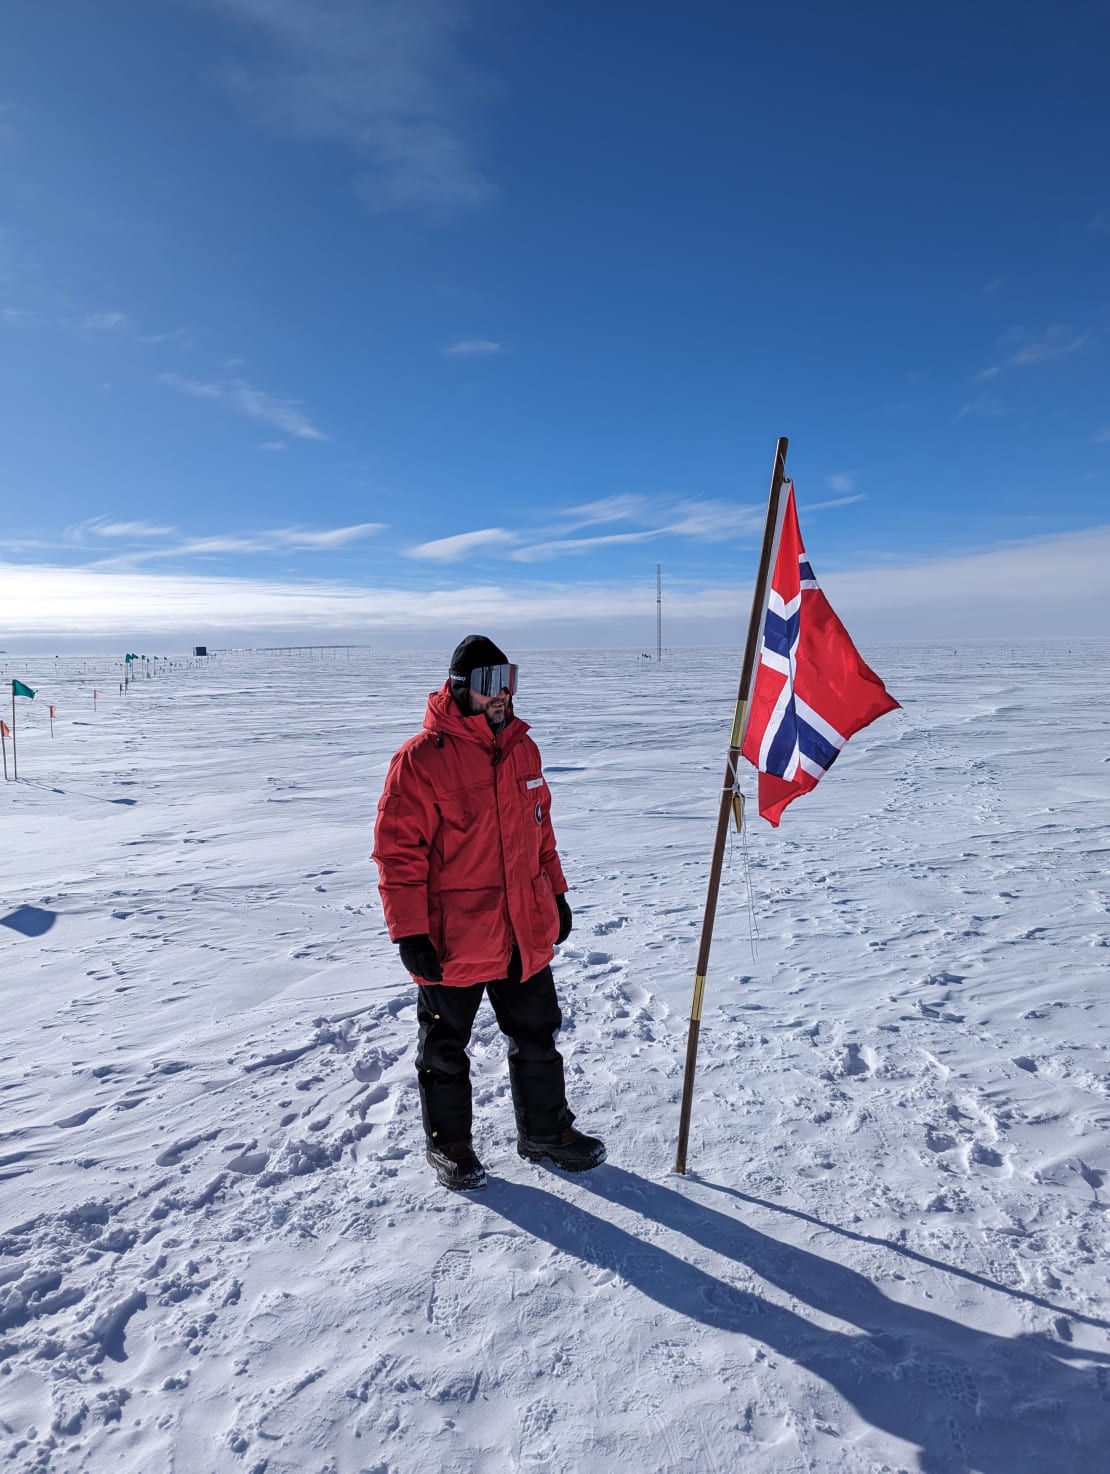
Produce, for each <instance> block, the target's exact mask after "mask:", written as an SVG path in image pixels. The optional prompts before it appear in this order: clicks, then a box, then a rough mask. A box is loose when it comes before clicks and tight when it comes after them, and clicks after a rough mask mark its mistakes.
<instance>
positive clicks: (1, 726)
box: [0, 720, 12, 737]
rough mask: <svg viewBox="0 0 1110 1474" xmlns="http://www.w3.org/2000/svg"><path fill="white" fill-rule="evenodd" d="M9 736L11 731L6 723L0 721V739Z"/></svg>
mask: <svg viewBox="0 0 1110 1474" xmlns="http://www.w3.org/2000/svg"><path fill="white" fill-rule="evenodd" d="M11 735H12V729H11V728H10V727H9V726H8V724H7V722H5V721H2V720H0V737H10V736H11Z"/></svg>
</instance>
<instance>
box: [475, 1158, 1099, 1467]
mask: <svg viewBox="0 0 1110 1474" xmlns="http://www.w3.org/2000/svg"><path fill="white" fill-rule="evenodd" d="M576 1182H580V1184H581V1185H582V1186H583V1187H585V1188H587V1189H588V1190H589V1191H591V1192H593V1193H594V1194H595V1195H596V1196H597V1197H599V1198H601V1199H602V1200H604V1201H607V1202H609V1203H612V1204H615V1205H617V1206H619V1207H621V1208H623V1209H626V1210H631V1211H633V1212H636V1213H639V1214H641V1215H642V1216H643V1217H645V1218H647V1219H649V1220H651V1221H652V1222H654V1223H657V1224H659V1225H660V1226H661V1227H663V1228H666V1229H670V1230H673V1231H674V1232H676V1233H679V1234H682V1235H683V1236H685V1237H686V1238H689V1239H692V1240H694V1241H695V1242H696V1243H698V1244H700V1245H701V1246H702V1247H703V1248H705V1249H708V1250H710V1251H711V1252H712V1253H714V1254H717V1255H718V1256H720V1257H721V1258H722V1259H726V1260H730V1261H732V1262H733V1263H734V1264H737V1265H740V1266H741V1267H742V1269H743V1271H744V1272H743V1274H742V1276H741V1278H740V1282H739V1283H734V1282H732V1280H731V1279H730V1278H728V1277H721V1278H717V1277H715V1276H714V1275H713V1274H710V1273H708V1272H707V1271H706V1270H704V1269H701V1268H699V1267H697V1266H696V1265H693V1264H691V1263H689V1262H687V1261H686V1260H685V1259H684V1258H681V1257H679V1254H677V1253H672V1252H671V1251H670V1250H668V1249H664V1248H662V1247H661V1246H660V1245H659V1244H657V1243H654V1242H652V1241H650V1240H647V1239H642V1238H639V1237H637V1236H635V1235H634V1234H632V1233H629V1232H627V1231H626V1230H625V1229H623V1228H619V1227H617V1225H616V1224H614V1223H612V1222H610V1221H608V1220H607V1219H605V1218H600V1217H596V1216H595V1215H594V1214H592V1213H588V1212H586V1211H585V1210H584V1209H582V1208H580V1207H578V1206H576V1205H575V1204H573V1203H570V1202H567V1201H564V1200H563V1199H561V1198H558V1197H556V1196H554V1195H553V1194H551V1193H549V1192H546V1191H544V1190H542V1189H539V1188H535V1187H530V1186H525V1185H521V1184H517V1183H508V1182H491V1184H490V1188H489V1190H488V1191H487V1193H486V1194H484V1198H483V1204H484V1206H488V1208H489V1209H490V1210H492V1211H493V1212H496V1213H498V1214H500V1216H501V1217H503V1218H505V1219H506V1220H508V1221H509V1222H511V1223H514V1224H516V1225H517V1226H518V1227H519V1228H521V1229H523V1230H524V1231H525V1232H527V1233H529V1234H531V1235H532V1236H533V1237H535V1238H537V1239H540V1240H544V1241H546V1242H547V1243H549V1244H551V1246H552V1247H553V1248H555V1249H557V1250H558V1251H559V1252H561V1253H564V1254H568V1255H571V1256H573V1257H575V1258H577V1259H580V1260H582V1261H583V1262H584V1263H587V1264H593V1265H596V1266H597V1267H599V1268H604V1269H607V1270H610V1271H612V1272H615V1273H617V1274H619V1275H620V1276H621V1277H622V1278H623V1279H624V1280H625V1281H626V1282H627V1283H628V1284H629V1285H630V1286H632V1287H633V1288H634V1289H635V1290H637V1291H639V1292H640V1293H641V1294H642V1295H644V1296H646V1297H647V1298H648V1299H650V1300H653V1301H654V1302H655V1303H656V1304H658V1305H661V1306H662V1307H663V1308H664V1309H666V1310H668V1311H670V1312H672V1313H674V1314H676V1315H679V1316H682V1317H684V1318H687V1319H691V1320H695V1321H698V1322H699V1323H701V1324H703V1325H706V1326H709V1327H710V1328H712V1329H713V1330H715V1331H718V1332H724V1333H729V1334H735V1335H742V1336H746V1337H749V1338H751V1339H752V1340H754V1341H758V1342H761V1343H762V1344H763V1345H765V1346H767V1347H769V1348H771V1349H772V1350H774V1351H776V1352H778V1353H780V1354H781V1355H782V1356H784V1357H787V1358H789V1359H790V1360H791V1361H793V1362H794V1363H795V1365H796V1366H798V1367H800V1368H802V1369H803V1370H805V1371H807V1372H809V1373H810V1374H812V1375H813V1376H816V1377H819V1378H821V1379H822V1380H823V1381H824V1382H826V1383H827V1384H828V1385H829V1386H830V1387H832V1388H834V1389H835V1390H836V1391H837V1392H838V1393H839V1394H840V1395H841V1396H842V1397H843V1398H844V1399H845V1401H846V1402H848V1403H850V1404H851V1405H852V1406H853V1407H854V1408H855V1409H856V1411H857V1412H858V1413H859V1415H860V1416H861V1417H862V1418H864V1419H865V1420H866V1421H867V1422H868V1423H869V1424H871V1426H872V1427H874V1428H876V1429H881V1430H883V1431H885V1432H886V1433H888V1434H891V1435H893V1436H894V1437H896V1438H899V1439H902V1440H904V1441H905V1442H907V1443H910V1444H913V1445H914V1446H915V1447H916V1448H918V1449H919V1451H920V1469H921V1471H922V1474H966V1471H967V1470H968V1469H969V1468H974V1469H975V1470H976V1471H977V1474H1044V1471H1045V1470H1046V1469H1051V1470H1052V1471H1053V1474H1092V1470H1094V1469H1096V1468H1098V1467H1099V1466H1100V1460H1102V1459H1103V1458H1104V1456H1105V1448H1106V1430H1107V1426H1108V1423H1110V1353H1106V1354H1104V1353H1100V1352H1085V1351H1080V1350H1076V1349H1073V1348H1071V1347H1067V1346H1064V1345H1062V1344H1058V1343H1056V1342H1053V1341H1050V1340H1049V1339H1048V1338H1046V1337H1041V1336H1018V1337H1002V1336H995V1335H993V1334H991V1333H989V1332H984V1331H979V1330H976V1329H974V1328H972V1327H970V1326H964V1325H961V1324H959V1323H958V1322H956V1321H950V1320H946V1319H945V1318H944V1317H943V1316H940V1315H936V1314H934V1313H932V1312H930V1311H924V1310H920V1309H918V1308H917V1307H915V1306H910V1305H903V1304H899V1303H898V1302H896V1301H892V1300H888V1299H887V1297H886V1296H885V1295H883V1294H882V1293H881V1292H880V1291H879V1290H878V1288H877V1287H876V1286H875V1285H873V1284H872V1283H871V1282H870V1281H869V1280H868V1279H866V1278H865V1277H864V1276H863V1275H861V1274H858V1273H856V1271H854V1270H850V1269H846V1268H844V1267H843V1266H841V1265H838V1264H836V1263H834V1262H833V1261H830V1260H826V1259H822V1258H821V1257H820V1256H818V1255H815V1254H811V1253H810V1252H808V1251H807V1250H804V1249H796V1248H793V1247H792V1246H790V1245H787V1244H782V1243H780V1242H778V1240H776V1239H772V1238H770V1237H769V1236H767V1235H766V1234H762V1233H760V1232H758V1231H757V1230H755V1229H752V1228H749V1227H748V1226H747V1225H745V1224H743V1223H741V1222H740V1221H739V1220H737V1219H734V1218H731V1217H729V1216H728V1215H726V1214H724V1213H719V1212H717V1211H716V1210H714V1209H707V1208H703V1207H702V1206H701V1205H700V1204H696V1203H691V1202H690V1201H689V1200H688V1199H686V1198H684V1197H683V1196H682V1195H681V1194H679V1193H677V1192H675V1191H673V1190H672V1189H670V1188H666V1187H662V1186H661V1185H659V1184H657V1183H652V1182H649V1181H647V1180H645V1179H644V1178H640V1177H637V1176H635V1175H634V1174H632V1173H629V1172H625V1171H623V1170H622V1169H621V1168H617V1167H612V1166H603V1167H599V1168H596V1169H595V1170H594V1171H593V1172H591V1173H589V1174H584V1175H583V1176H582V1178H581V1179H576ZM755 1276H759V1277H760V1278H761V1279H763V1280H765V1281H767V1282H768V1283H770V1284H773V1285H776V1286H777V1287H779V1288H780V1289H781V1290H783V1291H785V1292H786V1293H787V1294H788V1295H789V1296H790V1297H791V1298H792V1300H793V1301H794V1302H796V1303H799V1304H800V1305H807V1306H809V1307H811V1308H812V1309H814V1310H817V1311H819V1312H821V1313H822V1314H823V1315H825V1316H832V1317H834V1318H835V1319H836V1320H837V1321H839V1322H841V1323H842V1324H847V1325H850V1326H855V1327H857V1328H858V1329H857V1330H854V1331H847V1330H841V1329H827V1328H825V1327H824V1326H822V1325H819V1324H816V1323H814V1322H813V1321H812V1320H809V1319H807V1318H806V1316H805V1315H804V1314H801V1313H799V1311H798V1310H796V1309H794V1308H791V1307H789V1306H787V1305H782V1304H778V1303H776V1302H775V1301H773V1300H770V1299H767V1298H765V1296H764V1295H762V1294H760V1293H759V1286H758V1283H757V1281H756V1279H755ZM1073 1362H1075V1363H1080V1365H1073V1364H1072V1363H1073ZM1082 1363H1087V1364H1086V1365H1083V1364H1082ZM1100 1451H1101V1452H1100Z"/></svg>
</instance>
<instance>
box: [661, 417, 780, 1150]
mask: <svg viewBox="0 0 1110 1474" xmlns="http://www.w3.org/2000/svg"><path fill="white" fill-rule="evenodd" d="M788 444H789V441H788V440H787V439H786V437H785V436H782V437H780V439H779V442H778V445H777V446H776V448H775V465H774V470H773V471H772V473H771V492H770V495H769V496H768V498H767V521H766V523H765V524H764V528H763V547H762V549H761V551H760V554H759V571H758V573H757V575H756V580H755V588H754V590H753V592H752V615H751V620H750V621H749V624H748V639H747V643H746V645H745V647H744V662H743V665H742V666H741V668H740V689H739V692H738V694H737V697H736V710H735V713H734V714H733V719H732V732H731V735H730V738H729V752H728V760H727V762H726V763H725V777H724V785H723V787H722V789H721V805H720V810H719V812H718V814H717V832H716V835H715V837H714V841H713V859H712V862H711V864H710V867H709V886H708V891H707V894H706V898H705V915H704V917H703V919H702V927H701V944H700V946H699V947H698V960H697V966H696V969H695V974H694V997H693V1002H692V1003H691V1005H690V1029H689V1032H688V1034H687V1036H686V1070H685V1073H684V1075H683V1077H682V1109H681V1114H680V1116H679V1123H678V1150H677V1152H676V1155H675V1164H674V1170H675V1171H676V1172H679V1173H683V1174H685V1172H686V1149H687V1147H688V1145H689V1140H690V1112H691V1109H692V1106H693V1101H694V1072H695V1070H696V1068H697V1059H698V1035H699V1033H700V1031H701V1012H702V1002H703V999H704V996H705V979H706V976H707V974H708V972H709V950H710V947H711V946H712V944H713V922H714V920H715V918H716V914H717V893H718V891H719V890H720V887H721V870H722V868H723V864H724V853H725V839H726V838H727V835H728V821H729V818H730V816H732V815H733V814H734V813H735V814H736V818H737V822H739V818H740V812H741V811H742V810H741V809H740V806H738V805H737V803H736V800H737V798H738V797H739V795H738V793H737V786H736V772H737V767H736V765H737V762H738V761H739V758H740V746H741V743H742V741H743V734H744V726H745V723H746V721H747V712H748V696H749V694H750V692H751V686H752V673H753V671H754V670H755V658H756V652H757V650H758V648H759V636H760V630H761V629H762V625H763V611H764V609H765V607H766V604H767V584H768V582H769V580H770V577H771V566H772V560H773V558H774V551H775V538H776V535H777V532H778V525H779V500H780V498H781V495H782V484H783V480H784V479H785V476H786V448H787V445H788Z"/></svg>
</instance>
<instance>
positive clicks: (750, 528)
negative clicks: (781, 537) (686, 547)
mask: <svg viewBox="0 0 1110 1474" xmlns="http://www.w3.org/2000/svg"><path fill="white" fill-rule="evenodd" d="M765 516H766V513H765V510H764V508H763V507H759V506H736V505H734V504H733V503H732V502H720V501H707V502H679V504H678V506H677V507H676V508H675V509H674V512H673V513H672V517H671V520H669V521H668V522H667V525H666V526H665V527H661V528H660V529H659V531H660V532H661V533H674V534H675V535H676V536H678V537H692V538H697V539H699V540H701V541H705V542H717V541H719V540H720V539H721V538H727V537H736V536H738V535H742V534H745V533H753V532H760V531H761V530H762V528H763V523H764V520H765Z"/></svg>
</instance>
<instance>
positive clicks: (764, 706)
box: [741, 482, 899, 827]
mask: <svg viewBox="0 0 1110 1474" xmlns="http://www.w3.org/2000/svg"><path fill="white" fill-rule="evenodd" d="M898 704H899V703H898V702H897V701H895V699H894V697H893V696H891V695H890V693H889V692H888V691H887V689H886V687H885V686H884V685H883V683H882V681H881V680H880V679H879V677H878V676H877V675H876V674H875V672H874V671H873V670H872V669H871V667H870V666H869V665H867V664H865V662H864V661H863V659H862V657H861V656H860V653H859V651H858V650H857V649H856V647H855V646H854V645H853V644H852V641H851V638H850V636H849V634H848V631H847V630H846V629H845V628H844V626H843V625H842V624H841V622H840V620H839V619H838V618H837V617H836V614H835V613H834V612H833V607H832V605H831V604H830V603H829V601H828V599H827V598H826V597H825V595H824V593H823V592H822V590H821V585H820V584H819V583H818V582H817V579H816V577H815V576H814V572H813V569H812V567H811V566H810V562H809V559H808V557H807V556H806V550H805V546H804V545H803V543H802V534H801V530H800V528H799V527H798V509H797V507H796V506H795V503H794V483H793V482H790V492H789V494H788V496H787V500H786V513H785V516H784V518H783V523H782V533H781V535H780V538H779V547H778V556H777V558H776V559H775V571H774V573H773V574H772V576H771V589H770V593H769V594H768V597H767V612H766V614H765V616H764V622H763V639H762V644H761V646H760V651H759V664H758V667H757V670H756V676H755V681H754V685H753V689H752V697H751V714H750V717H749V720H748V725H747V729H746V731H745V733H744V742H743V747H742V749H741V750H742V752H743V754H744V756H745V757H746V758H747V759H748V761H749V762H750V763H751V764H752V765H753V766H754V767H756V768H758V769H759V812H760V814H761V815H762V816H763V818H764V819H766V820H767V821H768V823H770V824H773V825H775V826H776V827H777V826H778V822H779V820H780V819H781V818H782V811H783V809H785V808H786V806H787V804H791V803H793V802H794V800H795V799H796V798H800V797H801V795H802V794H803V793H809V792H810V790H811V789H813V788H816V787H817V784H818V781H819V780H820V779H821V778H822V777H823V776H824V774H825V773H826V772H827V771H828V770H829V768H831V767H832V765H833V763H834V762H835V761H836V758H837V755H838V754H839V752H840V750H841V748H842V747H843V746H844V744H845V743H846V742H847V741H848V739H849V737H853V736H854V735H855V734H856V733H857V732H859V731H861V730H862V729H863V728H864V727H867V726H870V724H871V723H872V722H873V721H875V719H876V718H877V717H881V716H882V715H883V714H884V713H885V712H888V711H894V710H896V709H897V707H898Z"/></svg>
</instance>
